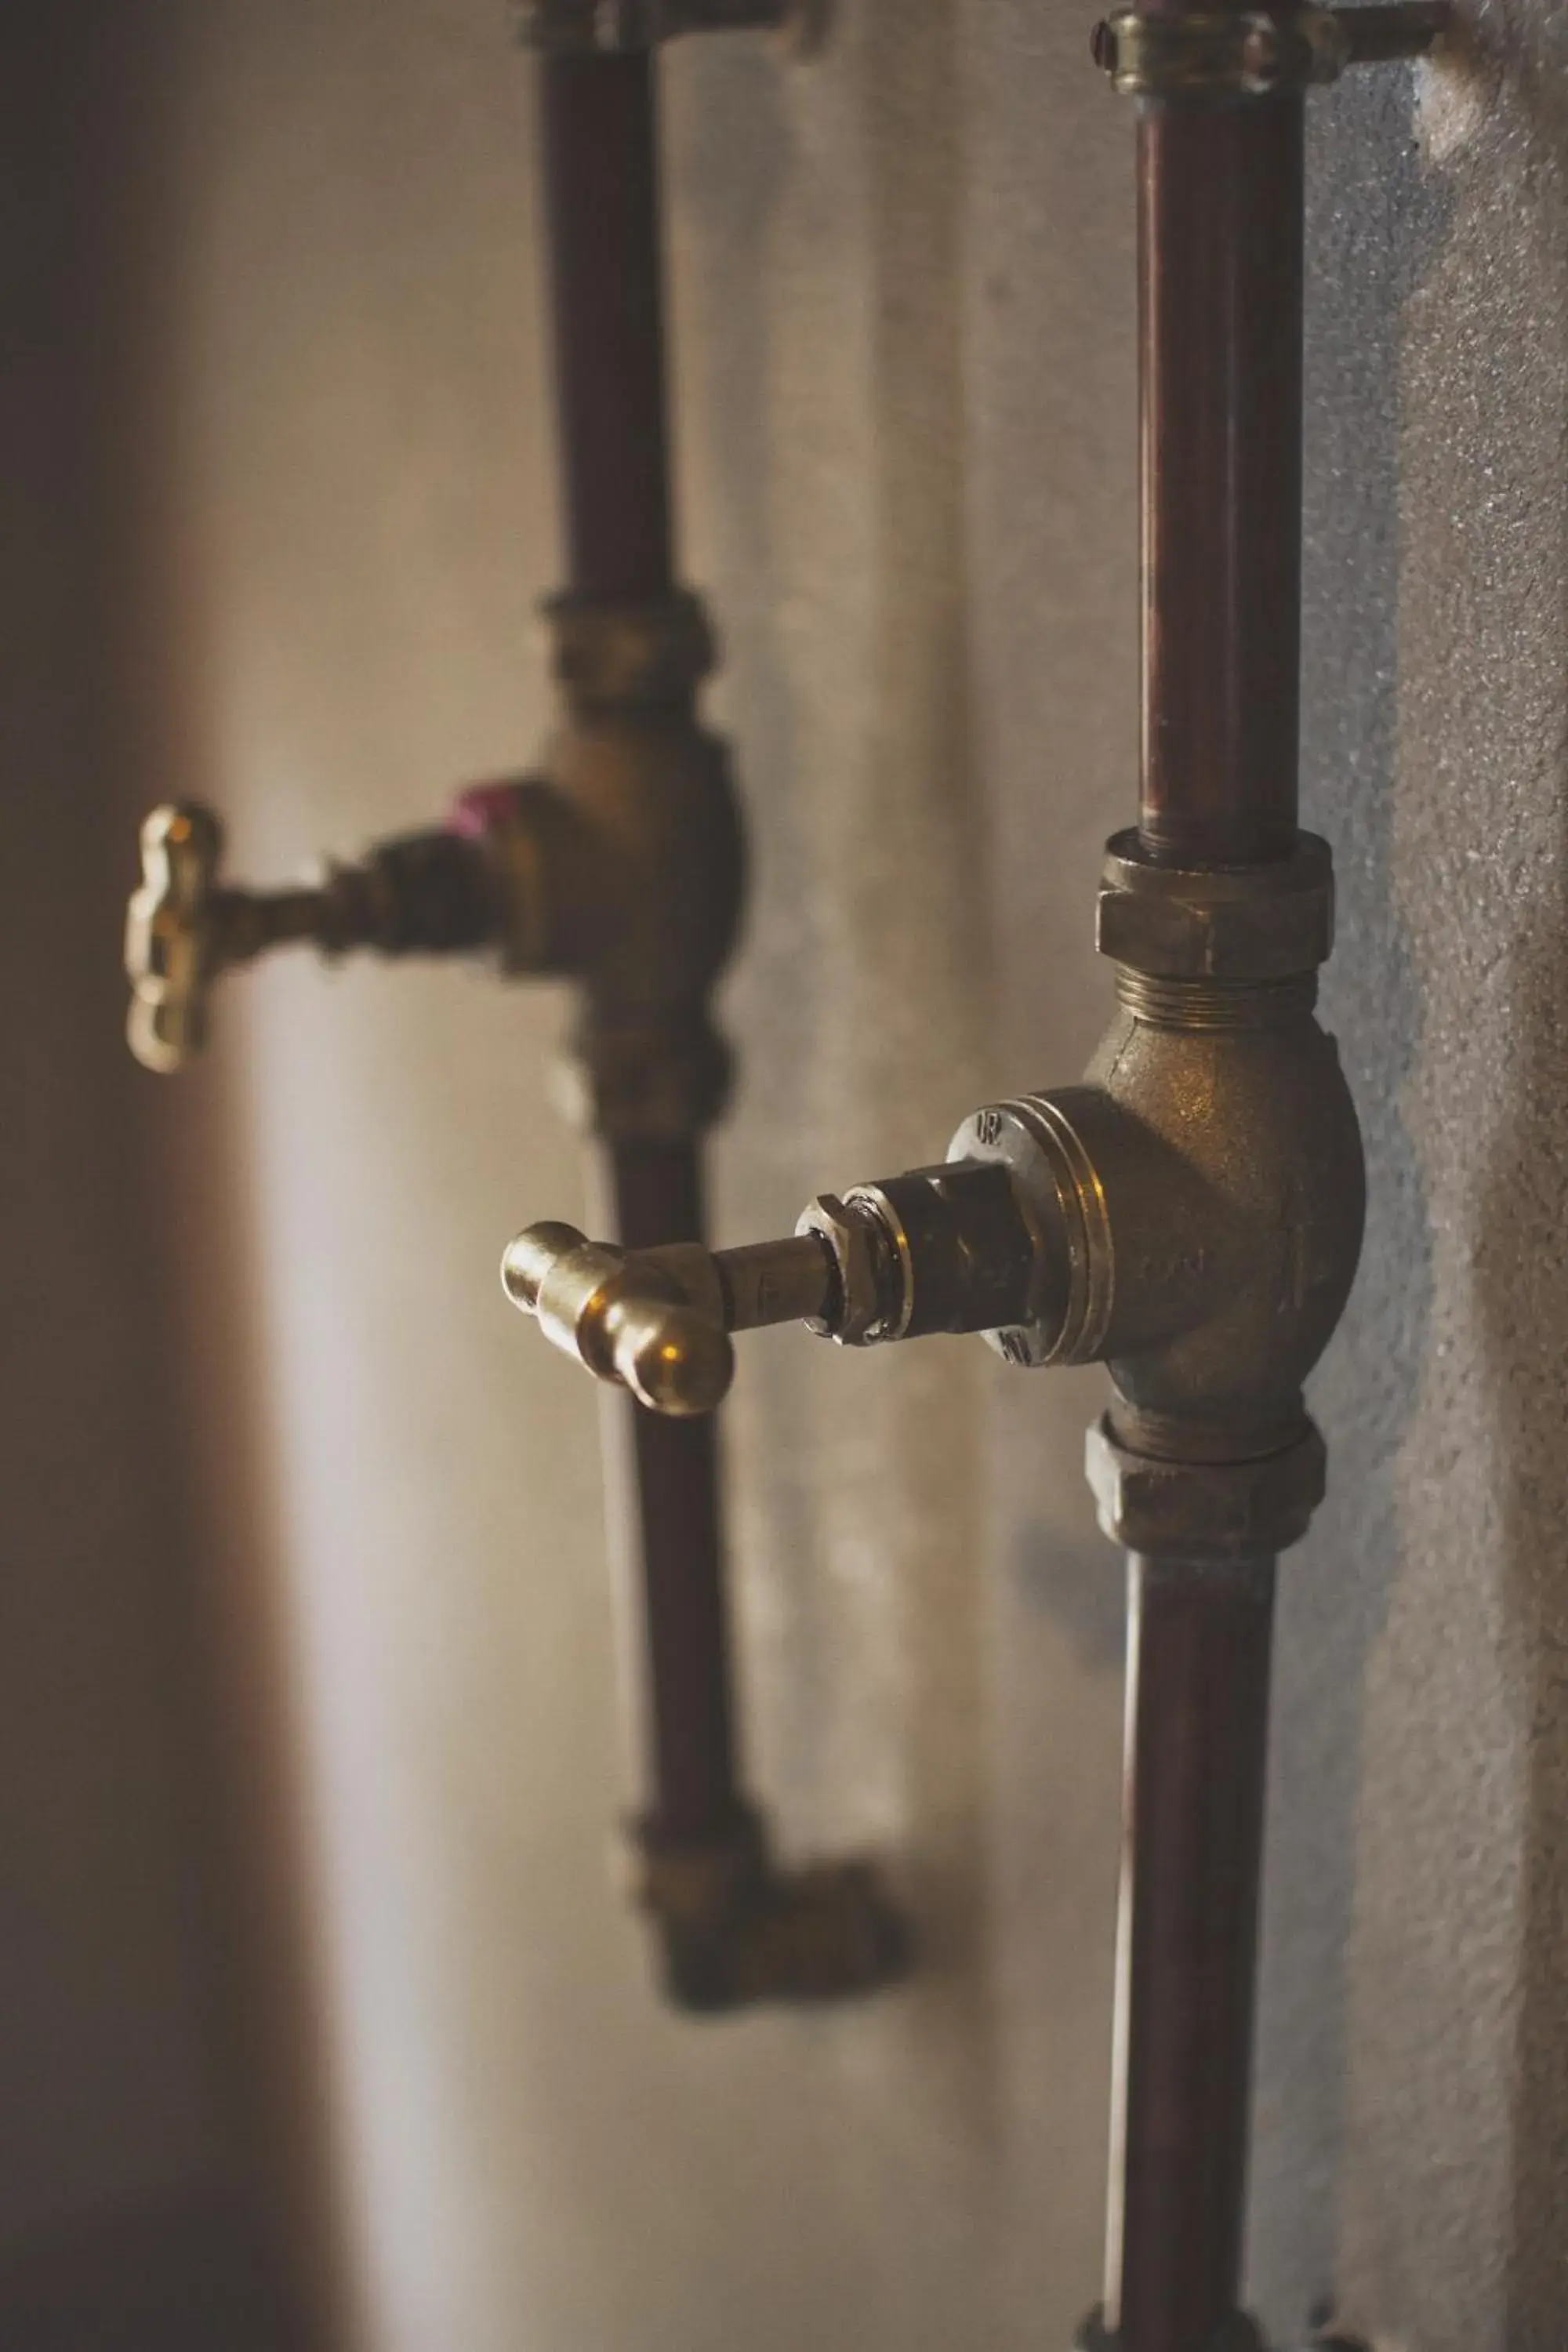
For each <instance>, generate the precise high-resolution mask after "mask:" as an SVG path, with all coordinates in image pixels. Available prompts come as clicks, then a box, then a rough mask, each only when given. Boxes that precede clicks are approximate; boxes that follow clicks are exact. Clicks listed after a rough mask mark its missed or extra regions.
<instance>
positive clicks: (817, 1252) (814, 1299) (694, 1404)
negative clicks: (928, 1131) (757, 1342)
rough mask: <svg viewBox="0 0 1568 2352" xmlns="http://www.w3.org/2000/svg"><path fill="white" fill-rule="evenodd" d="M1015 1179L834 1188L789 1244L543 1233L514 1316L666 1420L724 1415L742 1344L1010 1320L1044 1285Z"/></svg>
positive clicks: (524, 1270)
mask: <svg viewBox="0 0 1568 2352" xmlns="http://www.w3.org/2000/svg"><path fill="white" fill-rule="evenodd" d="M1034 1263H1035V1251H1034V1244H1033V1239H1032V1234H1031V1231H1030V1228H1029V1226H1028V1224H1027V1222H1026V1217H1025V1213H1024V1212H1023V1210H1022V1208H1021V1206H1020V1204H1019V1201H1018V1197H1017V1194H1016V1188H1015V1185H1014V1182H1013V1180H1012V1177H1011V1175H1010V1173H1009V1171H1007V1170H1006V1169H1005V1168H1003V1167H1000V1166H997V1165H994V1164H990V1163H985V1162H982V1161H979V1160H963V1161H956V1162H952V1163H949V1164H948V1165H947V1166H945V1167H942V1168H931V1169H918V1170H916V1171H914V1173H913V1174H912V1175H909V1176H900V1177H892V1178H889V1179H888V1180H887V1181H885V1182H883V1183H880V1184H862V1185H857V1186H856V1187H855V1188H854V1190H853V1191H852V1192H847V1193H846V1195H845V1196H844V1198H843V1199H842V1200H840V1199H838V1198H837V1196H836V1195H835V1194H833V1193H831V1192H825V1193H823V1194H821V1195H820V1196H819V1198H818V1199H816V1200H815V1201H814V1202H812V1203H811V1206H810V1207H809V1208H808V1209H807V1210H806V1211H805V1214H804V1215H803V1216H802V1218H801V1220H800V1223H799V1224H798V1225H797V1226H796V1228H795V1233H794V1234H792V1235H791V1236H790V1237H789V1239H788V1240H784V1241H773V1242H758V1243H753V1244H751V1245H750V1246H748V1247H746V1248H743V1249H731V1250H715V1251H711V1252H710V1251H708V1250H705V1249H703V1248H702V1247H701V1245H700V1244H698V1243H694V1242H687V1243H679V1244H670V1245H668V1246H666V1247H664V1248H661V1249H650V1250H625V1249H620V1248H617V1247H616V1245H615V1244H612V1243H607V1242H589V1241H585V1240H584V1237H583V1235H582V1234H580V1233H578V1232H577V1231H576V1229H575V1227H574V1226H572V1225H558V1224H542V1225H531V1226H530V1227H529V1228H528V1230H527V1232H526V1233H521V1234H519V1235H518V1237H517V1239H516V1240H515V1241H514V1242H513V1243H512V1244H511V1245H510V1248H509V1249H508V1251H507V1253H506V1255H505V1257H504V1258H503V1259H502V1261H501V1283H502V1286H503V1287H504V1289H505V1291H506V1295H507V1297H509V1298H510V1300H511V1302H512V1305H513V1306H514V1307H520V1308H521V1310H522V1312H523V1313H524V1314H528V1315H532V1316H534V1317H535V1318H537V1320H538V1322H539V1324H540V1327H541V1328H542V1330H543V1332H544V1334H545V1336H546V1338H547V1339H551V1340H552V1341H553V1343H554V1344H555V1346H556V1347H558V1348H561V1349H563V1350H564V1351H565V1353H566V1354H567V1355H569V1356H574V1357H575V1358H576V1360H577V1361H578V1362H579V1363H580V1364H582V1365H583V1366H584V1368H585V1369H586V1370H588V1371H590V1372H592V1373H594V1374H595V1377H596V1378H597V1379H599V1380H602V1381H611V1382H613V1383H615V1384H617V1385H619V1386H621V1387H623V1388H627V1389H629V1390H630V1391H631V1392H632V1394H633V1395H634V1396H635V1397H636V1398H637V1402H639V1403H640V1404H644V1405H646V1406H647V1408H648V1410H649V1411H650V1412H665V1413H701V1412H712V1411H713V1409H714V1407H715V1406H716V1405H718V1404H719V1403H721V1402H722V1400H723V1398H724V1396H725V1395H726V1393H727V1392H728V1390H729V1387H730V1382H731V1379H732V1378H733V1374H734V1353H733V1350H732V1349H731V1346H730V1339H729V1335H730V1333H731V1332H732V1331H753V1330H758V1329H761V1328H763V1327H764V1326H766V1325H769V1324H773V1323H797V1322H798V1323H805V1325H806V1326H807V1328H809V1329H811V1330H813V1331H815V1332H816V1333H817V1334H818V1336H819V1337H821V1338H823V1339H836V1340H837V1342H838V1343H839V1345H840V1346H841V1347H849V1348H862V1347H870V1346H872V1345H874V1344H876V1343H877V1342H878V1341H879V1340H884V1339H911V1338H916V1337H919V1336H921V1334H922V1333H925V1332H928V1331H964V1330H971V1331H973V1330H981V1329H988V1328H994V1327H996V1326H999V1325H1002V1324H1005V1323H1008V1322H1010V1321H1011V1320H1012V1319H1013V1318H1014V1316H1015V1313H1016V1312H1018V1311H1021V1308H1020V1305H1019V1301H1020V1299H1021V1297H1022V1294H1023V1292H1024V1291H1025V1289H1026V1287H1027V1285H1028V1283H1029V1282H1030V1280H1031V1278H1032V1275H1033V1269H1034Z"/></svg>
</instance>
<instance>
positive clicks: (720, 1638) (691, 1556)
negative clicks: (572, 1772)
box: [610, 1144, 745, 1841]
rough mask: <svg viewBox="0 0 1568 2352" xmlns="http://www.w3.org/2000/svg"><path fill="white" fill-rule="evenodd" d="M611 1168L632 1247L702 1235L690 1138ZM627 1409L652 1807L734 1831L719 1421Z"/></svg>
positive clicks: (667, 1817)
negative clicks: (640, 1587) (717, 1441)
mask: <svg viewBox="0 0 1568 2352" xmlns="http://www.w3.org/2000/svg"><path fill="white" fill-rule="evenodd" d="M610 1173H611V1179H612V1182H613V1187H614V1192H613V1201H614V1208H615V1216H616V1234H617V1237H618V1238H619V1239H620V1240H621V1241H623V1242H625V1243H626V1245H627V1246H628V1247H629V1248H631V1249H645V1248H649V1247H652V1246H653V1245H655V1244H658V1243H659V1242H670V1241H700V1239H701V1238H702V1230H703V1206H702V1189H701V1170H700V1163H699V1160H698V1155H697V1151H696V1149H695V1147H694V1146H691V1145H688V1144H671V1145H653V1146H647V1145H644V1146H633V1147H626V1146H623V1147H622V1148H621V1149H619V1150H616V1151H615V1152H614V1153H613V1154H612V1155H611V1164H610ZM625 1410H626V1412H627V1413H628V1414H629V1415H630V1418H631V1428H632V1439H633V1444H634V1447H635V1454H634V1459H635V1462H636V1465H637V1495H636V1498H635V1499H636V1513H637V1517H636V1525H637V1544H638V1551H639V1555H640V1558H641V1563H642V1580H643V1639H644V1643H645V1647H646V1654H647V1688H648V1706H647V1738H648V1747H649V1754H648V1759H647V1769H648V1777H649V1780H650V1782H651V1790H650V1794H651V1798H652V1812H653V1816H654V1822H655V1825H656V1826H657V1828H658V1831H659V1832H661V1833H662V1834H663V1835H664V1836H666V1837H668V1838H669V1839H672V1840H677V1841H679V1840H685V1839H693V1840H700V1839H703V1838H707V1837H711V1836H713V1835H715V1834H718V1833H721V1832H726V1831H729V1830H732V1829H733V1828H734V1827H735V1826H736V1824H737V1823H738V1822H739V1821H740V1820H741V1819H742V1817H743V1815H744V1810H745V1809H744V1806H743V1804H742V1797H741V1793H740V1787H739V1779H738V1773H737V1768H736V1760H735V1735H734V1726H733V1722H732V1718H731V1696H730V1694H731V1675H730V1650H729V1624H728V1613H727V1610H726V1605H725V1593H724V1575H723V1551H722V1541H721V1533H720V1526H719V1479H718V1462H717V1456H716V1448H715V1442H714V1423H713V1422H712V1421H711V1420H701V1421H667V1420H665V1419H664V1418H663V1417H662V1416H661V1415H660V1414H658V1413H652V1412H638V1411H637V1408H636V1407H635V1406H634V1405H630V1404H628V1405H626V1407H625Z"/></svg>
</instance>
